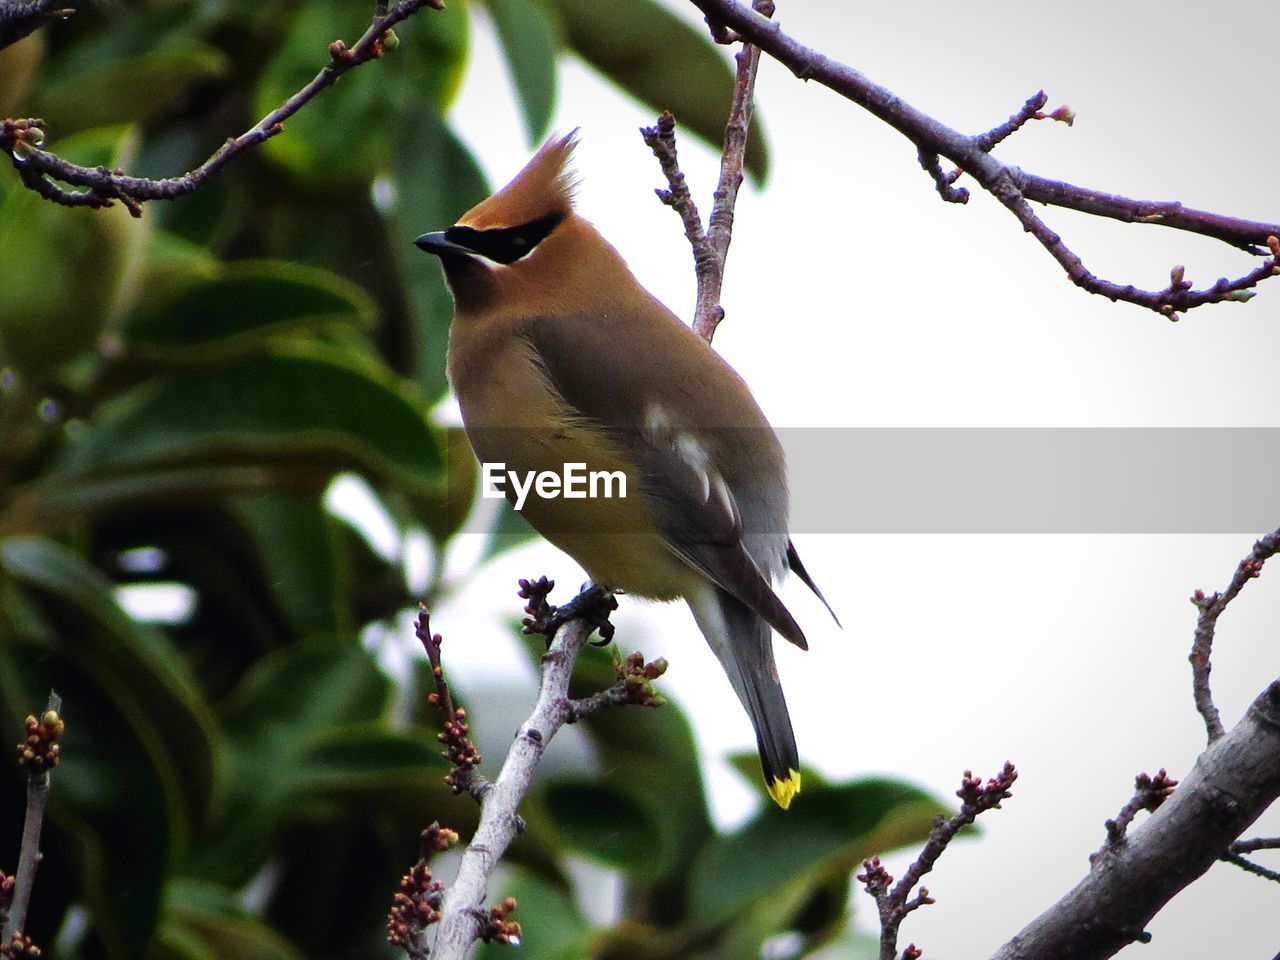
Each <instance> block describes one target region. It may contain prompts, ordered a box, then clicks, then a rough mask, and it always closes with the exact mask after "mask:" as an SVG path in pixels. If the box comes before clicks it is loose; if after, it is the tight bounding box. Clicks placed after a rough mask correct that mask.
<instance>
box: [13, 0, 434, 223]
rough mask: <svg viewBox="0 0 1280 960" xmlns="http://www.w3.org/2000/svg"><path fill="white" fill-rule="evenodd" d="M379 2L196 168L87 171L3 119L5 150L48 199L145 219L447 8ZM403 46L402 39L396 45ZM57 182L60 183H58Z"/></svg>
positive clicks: (426, 0)
mask: <svg viewBox="0 0 1280 960" xmlns="http://www.w3.org/2000/svg"><path fill="white" fill-rule="evenodd" d="M385 6H386V5H385V3H380V4H379V13H378V15H376V16H375V17H374V18H373V21H372V22H371V23H370V24H369V28H368V29H367V30H366V31H365V32H364V35H363V36H362V37H361V38H360V39H359V40H357V41H356V44H355V46H353V47H348V46H347V45H346V44H345V43H343V42H342V41H341V40H335V41H334V42H333V43H331V44H329V62H328V63H326V64H325V65H324V67H323V68H322V69H321V70H320V72H319V73H317V74H316V75H315V76H314V77H313V78H312V79H311V81H310V82H309V83H308V84H307V85H306V86H305V87H303V88H302V89H301V90H299V91H298V92H297V93H295V94H294V95H293V96H291V97H290V98H289V99H287V100H285V101H284V103H282V104H280V106H278V107H276V108H275V109H274V110H272V111H271V112H270V113H268V114H267V115H266V116H265V117H263V118H262V119H261V120H259V121H258V122H257V123H256V124H254V125H253V126H252V127H250V128H249V129H248V130H246V131H245V132H244V133H242V134H240V136H238V137H233V138H231V139H230V140H228V141H227V142H226V143H224V144H223V145H222V146H221V147H219V148H218V149H217V150H216V151H215V152H214V153H213V155H212V156H210V157H209V159H208V160H206V161H205V162H204V163H202V164H201V165H200V166H198V167H196V168H195V169H194V170H191V171H188V172H187V173H185V174H183V175H181V176H178V177H171V178H169V179H166V180H152V179H149V178H146V177H130V176H126V175H125V173H124V172H123V171H121V170H108V169H107V168H106V167H94V168H90V167H82V166H79V165H78V164H74V163H70V162H68V161H66V160H64V159H62V158H61V157H59V156H57V155H56V154H53V153H49V152H47V151H45V150H43V149H41V144H42V143H43V142H44V130H45V121H44V120H40V119H25V120H4V121H3V122H2V123H0V150H3V151H4V152H5V153H7V154H9V157H10V159H11V160H12V161H13V166H14V169H15V170H17V171H18V176H19V177H21V178H22V182H23V183H24V184H25V185H26V186H27V187H28V188H29V189H31V190H34V191H35V192H36V193H38V194H40V196H42V197H44V198H45V199H46V200H50V201H52V202H54V203H58V204H62V205H63V206H82V207H83V206H87V207H109V206H111V205H112V204H113V203H114V202H115V201H117V200H119V201H120V202H121V203H123V204H124V205H125V206H126V207H127V208H128V210H129V212H130V213H131V214H133V215H134V216H135V217H140V216H142V203H144V202H145V201H148V200H173V199H175V198H176V197H181V196H184V195H186V194H188V193H192V192H193V191H195V190H197V189H199V188H200V187H201V186H203V185H204V183H205V182H207V181H208V180H209V178H210V177H212V176H214V175H215V174H216V173H217V172H218V171H219V170H221V169H222V168H223V167H225V166H226V165H227V164H228V163H230V162H231V161H232V160H234V159H235V158H236V157H238V156H239V155H240V154H242V153H244V152H245V151H246V150H248V149H250V148H251V147H255V146H257V145H258V144H260V143H263V142H265V141H267V140H270V139H271V138H272V137H274V136H276V135H277V134H279V133H281V132H282V131H283V130H284V122H285V121H286V120H288V119H289V118H290V117H292V116H293V115H294V114H295V113H297V112H298V111H299V110H301V109H302V108H303V107H304V106H306V104H308V103H309V102H310V101H311V100H312V99H313V98H314V97H315V96H316V95H317V94H318V93H320V92H321V91H322V90H327V89H328V88H329V87H331V86H333V85H334V84H335V83H337V82H338V78H339V77H341V76H342V75H343V74H344V73H346V72H347V71H348V70H352V69H354V68H356V67H358V66H360V65H361V64H364V63H368V62H369V61H370V60H376V59H378V58H380V57H381V56H382V55H383V53H385V52H386V51H387V50H388V49H389V48H390V47H391V46H392V45H393V43H392V42H390V41H392V40H393V38H394V37H395V34H394V33H392V32H391V28H392V27H394V26H395V25H396V24H398V23H400V22H402V21H404V20H407V19H409V17H411V16H413V15H414V14H415V13H417V12H418V11H419V10H421V9H422V8H424V7H431V8H432V9H434V10H442V9H444V2H443V0H400V2H399V3H397V4H396V5H395V6H393V7H391V8H390V9H389V10H385V12H382V11H383V10H384V9H385ZM395 42H398V41H395ZM55 181H58V182H55ZM59 182H60V183H64V184H68V185H70V186H73V187H84V188H85V191H83V192H78V191H72V190H67V189H66V188H64V187H62V186H60V185H59Z"/></svg>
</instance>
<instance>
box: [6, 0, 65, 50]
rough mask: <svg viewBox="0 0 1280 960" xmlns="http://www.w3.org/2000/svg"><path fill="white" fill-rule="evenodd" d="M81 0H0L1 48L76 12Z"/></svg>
mask: <svg viewBox="0 0 1280 960" xmlns="http://www.w3.org/2000/svg"><path fill="white" fill-rule="evenodd" d="M79 4H80V0H4V2H0V50H3V49H4V48H5V47H7V46H10V45H12V44H15V43H17V42H18V41H19V40H21V39H22V38H23V37H25V36H27V35H28V34H31V33H34V32H35V31H37V30H39V29H40V28H41V27H43V26H45V25H46V24H50V23H53V22H54V21H55V20H65V19H66V18H67V17H69V16H71V15H72V14H73V13H75V12H76V7H77V6H79Z"/></svg>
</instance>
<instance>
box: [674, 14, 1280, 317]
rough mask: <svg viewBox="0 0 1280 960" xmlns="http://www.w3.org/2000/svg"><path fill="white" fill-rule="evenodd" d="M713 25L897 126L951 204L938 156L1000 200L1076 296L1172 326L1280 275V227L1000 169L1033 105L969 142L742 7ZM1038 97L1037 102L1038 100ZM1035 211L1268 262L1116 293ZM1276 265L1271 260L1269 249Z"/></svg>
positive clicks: (957, 197)
mask: <svg viewBox="0 0 1280 960" xmlns="http://www.w3.org/2000/svg"><path fill="white" fill-rule="evenodd" d="M692 2H693V4H694V5H695V6H697V7H698V9H699V10H701V11H702V13H703V14H704V16H705V17H706V18H707V20H708V22H710V23H715V24H719V25H720V28H721V29H725V30H729V29H731V30H733V31H734V32H735V33H736V34H737V35H739V36H741V37H742V38H743V39H744V40H746V41H748V42H750V43H752V44H755V45H757V46H759V47H760V49H761V50H763V51H764V52H765V53H768V54H769V55H770V56H772V57H773V58H774V59H776V60H777V61H778V62H780V63H782V64H785V65H786V66H787V67H789V68H790V69H791V71H792V72H793V73H794V74H795V75H796V76H797V77H800V78H801V79H805V80H809V79H812V80H816V81H818V82H819V83H821V84H823V85H824V86H827V87H830V88H831V89H832V90H834V91H835V92H836V93H838V94H840V95H841V96H843V97H845V98H846V99H848V100H850V101H852V102H853V103H856V104H858V105H859V106H861V107H863V108H864V109H866V110H867V111H869V112H870V113H871V114H873V115H874V116H876V117H877V118H879V119H880V120H883V121H884V122H885V123H887V124H889V125H890V126H892V127H893V128H894V129H895V130H897V131H899V132H900V133H902V134H903V135H904V136H905V137H907V138H908V139H909V140H910V141H911V142H912V143H914V144H915V145H916V149H917V153H918V156H919V157H920V160H921V164H922V166H923V167H924V169H925V170H926V171H927V172H928V173H929V175H930V177H931V178H932V179H933V181H934V184H935V186H936V187H937V188H938V192H939V194H940V195H941V196H942V197H943V198H944V199H946V200H950V201H953V202H963V201H962V200H961V196H962V194H961V193H960V191H959V190H958V189H952V188H951V186H950V182H951V180H954V178H955V176H956V174H954V173H953V174H942V172H941V167H940V166H939V165H938V163H937V159H936V158H938V157H946V158H947V159H949V160H951V161H952V162H953V163H955V164H956V166H957V168H958V169H960V170H963V171H965V173H967V174H969V175H970V176H972V177H973V178H974V179H975V180H976V181H977V182H978V184H979V185H980V186H981V187H982V188H983V189H984V190H986V191H987V192H989V193H990V194H991V195H992V196H994V197H995V198H996V199H997V200H999V201H1000V202H1001V203H1002V204H1003V205H1004V206H1005V207H1006V208H1007V209H1008V210H1009V211H1010V212H1011V213H1012V214H1013V215H1014V216H1015V217H1016V218H1017V219H1018V221H1019V222H1020V223H1021V224H1022V226H1023V229H1024V230H1026V231H1027V232H1028V233H1030V234H1031V235H1032V236H1034V237H1035V238H1036V239H1037V240H1038V241H1039V242H1040V244H1041V245H1042V246H1043V247H1044V248H1045V250H1046V251H1048V253H1049V254H1050V255H1051V256H1052V257H1053V258H1054V259H1055V260H1056V261H1057V262H1058V263H1059V265H1060V266H1061V267H1062V268H1063V270H1064V271H1065V272H1066V273H1067V276H1068V278H1069V279H1070V280H1071V281H1072V282H1073V283H1075V284H1076V285H1077V286H1079V287H1080V288H1082V289H1084V290H1087V291H1088V292H1090V293H1095V294H1098V295H1100V296H1104V297H1107V298H1108V299H1110V300H1113V301H1114V300H1123V301H1125V302H1127V303H1133V304H1137V305H1138V306H1142V307H1146V308H1148V309H1150V310H1154V311H1156V312H1158V313H1160V314H1162V315H1163V316H1165V317H1168V318H1169V319H1171V320H1176V319H1178V318H1179V316H1180V314H1181V313H1183V312H1185V311H1187V310H1191V309H1193V308H1195V307H1199V306H1203V305H1205V304H1209V303H1221V302H1224V301H1235V302H1243V301H1247V300H1248V299H1249V298H1250V297H1252V296H1253V289H1252V288H1253V287H1255V286H1257V284H1259V283H1260V282H1262V281H1263V280H1265V279H1267V278H1268V277H1272V276H1280V240H1277V239H1276V238H1277V237H1280V224H1275V223H1259V222H1256V221H1250V220H1244V219H1240V218H1235V217H1226V216H1223V215H1221V214H1215V213H1208V212H1206V211H1202V210H1194V209H1191V208H1189V207H1184V206H1182V204H1180V203H1157V202H1151V201H1143V200H1132V199H1129V198H1127V197H1119V196H1115V195H1112V194H1107V193H1102V192H1100V191H1096V190H1090V189H1087V188H1084V187H1077V186H1075V185H1073V184H1069V183H1065V182H1062V181H1058V180H1049V179H1046V178H1044V177H1039V176H1036V175H1034V174H1029V173H1026V172H1025V171H1022V170H1019V169H1017V168H1016V167H1012V166H1009V165H1007V164H1004V163H1002V162H1000V161H999V160H997V159H996V158H995V157H994V156H992V154H991V150H992V148H993V147H994V146H995V145H996V144H997V143H999V142H1000V140H1002V139H1004V138H1005V137H1007V136H1009V135H1010V134H1011V133H1013V132H1014V131H1015V130H1017V129H1018V128H1019V127H1021V126H1022V124H1023V123H1025V122H1026V120H1027V119H1034V118H1035V116H1036V115H1038V114H1039V107H1036V108H1035V109H1034V111H1031V110H1029V104H1030V101H1028V105H1024V107H1023V108H1022V109H1021V110H1019V111H1018V112H1017V113H1015V114H1014V115H1013V116H1012V117H1011V118H1010V119H1009V120H1008V121H1006V122H1005V123H1003V124H1001V125H999V126H997V127H995V128H993V129H992V130H991V131H988V132H987V133H985V134H979V135H977V136H970V135H967V134H963V133H961V132H960V131H958V130H955V129H952V128H951V127H948V126H947V125H946V124H944V123H942V122H940V121H939V120H937V119H935V118H934V117H932V116H930V115H928V114H926V113H924V112H923V111H921V110H918V109H917V108H915V107H913V106H912V105H911V104H909V103H907V102H906V101H905V100H903V99H902V98H901V97H899V96H898V95H896V94H895V93H893V92H892V91H891V90H888V89H886V88H885V87H882V86H880V85H879V84H877V83H874V82H873V81H871V80H870V79H868V78H867V77H866V76H864V75H863V74H862V73H860V72H858V71H857V70H855V69H853V68H852V67H850V66H847V65H846V64H843V63H839V62H838V61H835V60H832V59H831V58H830V57H827V56H825V55H824V54H822V53H820V52H819V51H817V50H815V49H813V48H811V47H808V46H805V45H804V44H802V43H800V42H798V41H797V40H795V39H794V38H792V37H790V36H789V35H787V34H786V33H784V32H783V31H782V29H781V27H780V26H779V25H778V24H777V23H776V22H774V21H772V20H770V19H769V18H767V17H764V16H761V15H760V14H759V13H757V12H756V11H754V10H752V9H750V8H749V7H748V6H746V5H745V4H743V3H741V2H739V0H692ZM1038 96H1039V95H1038V94H1037V97H1036V98H1033V99H1037V98H1038ZM1046 116H1047V118H1050V119H1056V120H1062V121H1063V122H1070V120H1071V119H1072V116H1073V115H1072V114H1071V111H1070V110H1069V108H1065V107H1064V108H1060V109H1059V110H1057V111H1054V112H1053V113H1051V114H1048V115H1046ZM1031 202H1038V203H1045V204H1050V205H1053V206H1061V207H1068V208H1071V209H1074V210H1081V211H1083V212H1085V213H1091V214H1094V215H1096V216H1103V217H1111V218H1113V219H1116V220H1122V221H1125V222H1128V223H1149V224H1158V225H1161V226H1166V227H1170V228H1172V229H1175V230H1186V231H1190V232H1192V233H1198V234H1201V235H1203V236H1207V237H1213V238H1215V239H1218V240H1221V241H1223V242H1225V243H1228V244H1230V245H1231V246H1233V247H1239V248H1241V249H1243V250H1246V251H1248V252H1250V253H1252V254H1255V255H1258V256H1262V257H1265V259H1264V260H1263V261H1262V262H1261V263H1260V264H1258V265H1257V266H1256V267H1255V268H1254V269H1253V270H1250V271H1249V272H1248V273H1245V274H1243V275H1241V276H1239V277H1237V278H1236V279H1234V280H1228V279H1227V278H1225V277H1224V278H1222V279H1219V280H1218V281H1216V282H1214V283H1212V284H1210V285H1208V286H1206V287H1203V288H1201V289H1199V290H1197V289H1194V288H1193V287H1192V285H1191V284H1190V283H1184V282H1182V281H1181V280H1179V281H1178V282H1174V283H1171V284H1170V285H1169V286H1168V287H1166V288H1164V289H1163V290H1142V289H1139V288H1138V287H1135V286H1133V285H1132V284H1118V283H1114V282H1112V281H1109V280H1104V279H1102V278H1100V277H1097V276H1095V275H1094V274H1092V273H1091V272H1089V270H1088V269H1087V268H1086V267H1085V265H1084V263H1083V261H1081V259H1080V258H1079V257H1078V256H1077V255H1076V254H1075V253H1074V252H1072V250H1071V249H1070V248H1069V247H1067V245H1066V244H1065V243H1064V242H1063V240H1062V238H1061V237H1060V236H1059V235H1058V234H1056V233H1054V231H1053V230H1051V229H1050V228H1049V227H1048V226H1047V225H1046V224H1045V223H1044V222H1043V221H1042V220H1041V219H1040V217H1039V216H1038V215H1037V214H1036V213H1035V211H1034V210H1033V209H1032V208H1031ZM1268 249H1269V251H1270V256H1269V257H1268V256H1267V250H1268Z"/></svg>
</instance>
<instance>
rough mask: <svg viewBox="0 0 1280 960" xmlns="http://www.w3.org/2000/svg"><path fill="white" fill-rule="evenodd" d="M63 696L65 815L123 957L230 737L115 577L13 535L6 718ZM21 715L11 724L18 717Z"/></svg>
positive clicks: (204, 801)
mask: <svg viewBox="0 0 1280 960" xmlns="http://www.w3.org/2000/svg"><path fill="white" fill-rule="evenodd" d="M51 686H52V687H54V688H55V689H57V690H58V692H59V693H60V694H61V695H62V696H63V701H64V706H63V716H64V717H65V718H66V721H67V733H66V734H65V736H64V737H63V741H62V763H61V764H60V765H59V767H58V769H57V771H56V772H55V773H54V774H53V780H54V789H53V791H52V793H51V799H50V803H51V817H52V820H53V822H54V824H55V825H61V826H62V827H63V828H64V829H66V830H68V831H70V832H71V833H72V834H73V835H74V837H75V838H76V840H77V841H78V844H79V857H78V858H77V862H76V864H75V866H76V868H77V870H78V871H80V872H81V873H82V878H81V883H82V886H83V893H82V894H80V895H81V896H83V897H84V898H85V900H86V902H87V904H88V906H89V908H90V910H91V912H92V915H93V923H94V926H95V928H96V930H97V931H98V932H99V933H100V934H101V936H102V937H103V939H104V941H105V942H106V944H107V946H108V954H109V956H110V957H112V958H126V957H136V956H139V955H141V953H142V951H143V948H144V947H146V945H147V944H148V943H150V941H151V938H152V935H153V931H154V928H155V924H156V921H157V918H158V916H159V911H160V899H161V893H162V889H163V885H164V881H165V878H166V874H167V871H168V870H169V867H170V864H171V862H172V860H173V859H174V858H175V856H177V855H178V854H179V853H180V851H181V848H182V847H183V846H184V845H185V843H186V838H187V835H188V832H189V831H190V830H191V828H192V827H198V826H199V825H200V824H202V823H203V821H204V820H205V818H206V815H207V814H208V812H209V808H210V806H211V805H216V803H217V802H218V800H219V798H220V796H221V788H220V781H219V780H218V779H216V778H215V772H216V771H218V770H219V768H220V762H221V756H222V754H221V742H220V741H219V739H218V738H217V735H216V732H215V729H214V724H213V720H212V717H211V715H210V714H209V711H208V709H207V707H206V706H205V704H204V702H203V700H202V699H200V697H199V694H198V692H197V691H196V690H195V687H194V685H193V684H192V682H191V680H190V678H189V677H188V676H187V675H186V672H185V670H184V669H183V663H182V660H181V658H180V657H179V655H178V653H177V651H175V650H174V649H173V648H172V647H171V646H170V645H169V644H168V642H167V641H166V640H165V638H164V637H163V636H162V635H161V634H159V633H158V632H156V631H154V630H151V629H149V628H146V627H144V626H142V625H140V624H136V623H134V622H133V621H131V620H130V619H129V618H128V617H127V616H126V615H125V614H124V612H123V611H121V610H120V609H119V608H118V607H117V606H116V605H115V603H114V601H113V599H112V596H111V589H110V584H108V583H107V582H105V581H104V580H103V579H102V578H101V576H100V575H99V574H97V573H96V571H94V570H92V569H91V568H89V567H87V566H85V565H84V563H83V562H82V561H81V560H80V559H79V558H78V557H77V556H76V555H74V554H72V553H70V552H69V551H67V550H66V549H65V548H64V547H61V546H59V545H58V544H55V543H53V542H51V541H48V540H39V539H34V538H32V539H16V538H15V539H9V540H6V541H4V542H3V543H0V701H3V702H4V703H5V704H7V706H6V707H5V708H4V709H2V710H0V714H3V715H6V716H7V715H10V714H14V713H16V714H17V716H19V717H20V716H21V715H22V714H23V713H25V712H27V711H31V710H33V709H34V710H36V711H37V712H38V710H39V708H40V706H41V705H43V703H44V702H45V696H46V694H47V692H48V690H49V688H50V687H51ZM12 719H13V718H12V717H9V720H7V721H6V722H12Z"/></svg>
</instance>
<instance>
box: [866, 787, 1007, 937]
mask: <svg viewBox="0 0 1280 960" xmlns="http://www.w3.org/2000/svg"><path fill="white" fill-rule="evenodd" d="M1017 779H1018V771H1017V770H1016V769H1014V766H1013V764H1011V763H1005V765H1004V769H1002V770H1001V771H1000V773H999V774H998V775H997V776H995V777H993V778H991V779H990V780H988V781H987V782H986V783H985V784H984V783H983V782H982V778H981V777H975V776H974V775H973V774H972V773H971V772H970V771H968V770H966V771H965V772H964V779H963V780H962V781H961V783H960V789H959V790H957V791H956V796H957V797H959V798H960V812H959V813H957V814H956V815H955V816H953V817H950V818H946V817H938V819H937V820H936V821H934V824H933V829H932V830H931V831H930V832H929V840H928V842H926V843H925V845H924V849H923V850H921V851H920V855H919V856H918V857H916V859H915V860H914V861H913V862H912V864H911V866H909V867H908V868H907V872H906V873H905V874H903V876H902V879H901V880H899V881H898V883H897V885H896V886H892V887H891V886H890V885H891V884H893V877H892V876H890V875H889V872H888V871H887V870H885V868H884V866H883V865H882V864H881V863H880V858H879V857H872V858H871V859H870V860H866V861H864V862H863V864H862V866H863V868H864V871H865V872H863V873H860V874H858V877H857V879H858V880H859V881H860V882H861V883H862V884H863V885H864V886H865V887H866V888H867V893H869V894H870V895H871V897H872V899H873V900H875V902H876V907H877V909H878V911H879V914H880V960H897V957H898V928H899V927H900V926H901V925H902V921H903V920H905V919H906V917H907V915H908V914H910V913H912V912H914V911H916V910H918V909H920V908H921V907H924V906H928V905H929V904H931V903H933V902H934V899H933V898H932V897H931V896H929V889H928V887H921V888H920V892H919V893H918V894H916V895H915V896H914V897H913V896H911V894H912V891H913V890H915V888H916V885H917V884H918V883H919V882H920V881H921V879H923V877H924V875H925V874H926V873H928V872H929V871H931V870H932V869H933V867H934V865H935V864H936V863H937V862H938V858H939V857H941V856H942V854H943V853H944V852H945V851H946V849H947V846H948V845H949V844H950V843H951V841H952V840H954V839H955V837H956V834H958V833H959V832H960V831H961V830H963V829H964V828H965V827H967V826H969V825H971V824H972V823H973V822H974V821H975V820H977V819H978V817H979V815H981V814H983V813H985V812H986V811H988V810H998V809H999V808H1000V803H1001V801H1003V800H1007V799H1009V797H1011V796H1013V794H1012V793H1010V788H1011V787H1012V786H1013V784H1014V781H1015V780H1017ZM920 955H921V953H920V950H919V949H918V948H917V947H916V945H915V944H914V943H913V944H911V945H910V946H908V947H907V948H906V950H904V951H903V957H904V958H913V960H914V958H918V957H919V956H920Z"/></svg>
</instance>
